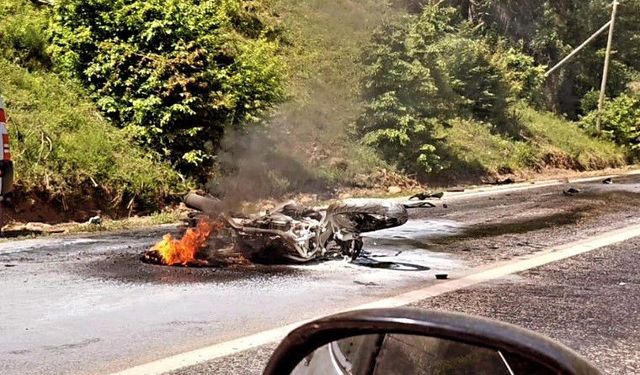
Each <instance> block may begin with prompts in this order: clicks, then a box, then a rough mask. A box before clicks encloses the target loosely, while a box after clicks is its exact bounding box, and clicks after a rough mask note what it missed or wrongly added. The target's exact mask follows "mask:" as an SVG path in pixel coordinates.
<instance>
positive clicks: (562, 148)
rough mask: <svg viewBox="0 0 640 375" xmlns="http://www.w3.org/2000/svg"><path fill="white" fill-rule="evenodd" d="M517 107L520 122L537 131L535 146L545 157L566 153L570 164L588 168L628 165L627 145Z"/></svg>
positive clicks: (534, 140) (534, 131)
mask: <svg viewBox="0 0 640 375" xmlns="http://www.w3.org/2000/svg"><path fill="white" fill-rule="evenodd" d="M515 110H516V113H517V116H518V118H519V120H520V122H521V123H522V124H523V125H524V126H525V127H526V128H527V129H528V130H529V131H530V132H531V133H532V134H533V136H534V139H533V140H532V142H531V143H532V146H536V147H535V148H536V150H537V151H538V154H539V155H542V158H543V159H544V158H545V157H548V156H550V155H563V156H565V157H566V158H567V159H568V160H570V161H571V164H570V165H566V167H573V169H578V170H584V171H589V170H596V169H604V168H615V167H620V166H623V165H624V164H625V159H626V150H625V149H624V148H622V147H620V146H617V145H616V144H615V143H614V142H611V141H609V140H605V139H600V138H594V137H591V136H589V135H588V134H587V133H586V132H585V131H584V130H582V129H581V128H580V127H579V126H578V124H576V123H574V122H571V121H567V120H565V119H563V118H561V117H559V116H556V115H554V114H552V113H549V112H540V111H535V110H533V109H531V108H529V107H526V106H523V105H519V106H517V107H516V109H515ZM560 166H565V165H560Z"/></svg>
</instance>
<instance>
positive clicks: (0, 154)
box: [0, 97, 13, 200]
mask: <svg viewBox="0 0 640 375" xmlns="http://www.w3.org/2000/svg"><path fill="white" fill-rule="evenodd" d="M0 138H1V139H0V200H5V199H7V198H8V195H9V194H10V193H11V191H12V190H13V162H12V161H11V149H10V148H9V131H8V130H7V115H6V113H5V111H4V100H3V99H2V97H0Z"/></svg>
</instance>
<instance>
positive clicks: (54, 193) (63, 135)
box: [0, 0, 186, 211]
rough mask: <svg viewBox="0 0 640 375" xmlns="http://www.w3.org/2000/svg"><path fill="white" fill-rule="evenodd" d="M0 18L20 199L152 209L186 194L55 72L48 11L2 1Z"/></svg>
mask: <svg viewBox="0 0 640 375" xmlns="http://www.w3.org/2000/svg"><path fill="white" fill-rule="evenodd" d="M0 12H1V13H2V17H3V19H2V23H3V28H2V31H0V43H1V44H2V46H3V48H2V50H3V51H4V55H3V56H2V57H0V77H2V78H1V79H0V95H2V96H3V97H4V98H5V101H6V105H7V107H8V109H7V112H8V114H9V129H10V132H11V137H12V151H13V152H12V154H13V158H14V162H15V165H16V169H15V173H16V179H17V183H18V195H19V196H17V197H16V200H19V201H22V200H26V199H27V198H28V197H29V195H31V194H35V195H37V196H38V198H40V199H41V200H42V201H44V202H48V201H53V202H58V205H59V209H60V210H72V209H77V208H79V207H80V208H82V207H83V206H85V207H91V208H94V209H99V208H103V209H106V210H109V211H118V209H123V210H124V209H126V208H127V206H128V209H129V210H134V211H146V210H154V209H157V208H158V207H162V206H163V205H164V204H165V203H166V199H167V198H168V197H169V196H170V195H171V194H172V193H175V192H177V191H180V190H183V191H184V190H185V188H186V185H185V184H184V183H183V181H182V180H181V179H180V176H179V175H178V174H177V173H176V172H175V171H174V170H173V169H172V168H171V167H170V165H168V164H167V163H164V162H162V161H161V159H160V157H159V155H157V154H156V153H154V152H150V151H147V150H145V149H143V148H142V147H138V146H136V145H135V144H133V142H132V139H131V137H130V136H129V135H128V134H126V133H125V132H124V131H121V130H118V129H116V128H115V127H113V126H112V125H111V124H110V123H109V122H108V121H106V120H105V119H103V118H102V116H101V115H100V113H99V111H98V110H97V109H96V107H95V105H94V104H93V103H92V101H91V100H90V99H89V97H88V96H87V94H86V93H85V91H84V90H83V89H82V88H81V87H80V86H79V85H77V84H75V83H74V82H71V81H69V80H65V79H64V78H61V77H59V76H58V75H57V74H55V73H53V72H51V71H50V66H51V60H50V59H49V54H48V52H47V47H48V41H47V37H46V35H47V34H46V28H47V25H48V21H49V18H48V15H49V14H48V12H49V11H48V10H46V9H44V10H42V9H38V8H35V7H34V6H32V5H31V4H30V3H29V2H26V1H17V0H11V1H7V0H2V3H1V5H0ZM40 208H43V207H40ZM31 209H35V210H37V209H38V207H33V208H31Z"/></svg>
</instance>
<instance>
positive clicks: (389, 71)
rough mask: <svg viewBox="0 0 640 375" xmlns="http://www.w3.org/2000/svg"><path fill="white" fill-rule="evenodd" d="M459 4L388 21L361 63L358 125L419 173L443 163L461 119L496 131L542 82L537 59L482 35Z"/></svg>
mask: <svg viewBox="0 0 640 375" xmlns="http://www.w3.org/2000/svg"><path fill="white" fill-rule="evenodd" d="M461 21H462V19H461V18H460V16H459V13H458V12H456V10H455V9H454V8H450V7H441V6H426V7H425V8H424V9H423V11H422V13H421V14H420V16H419V17H418V18H415V19H414V20H413V21H410V19H406V20H404V21H402V22H399V23H397V24H390V25H385V26H384V27H382V28H381V29H380V30H378V31H377V32H376V33H375V35H374V36H373V39H372V42H371V44H370V45H369V46H368V47H367V48H366V50H365V52H364V54H363V57H362V63H363V65H364V66H365V67H366V74H365V78H364V79H363V82H362V97H363V99H364V101H365V106H364V111H363V113H362V115H361V116H360V118H359V119H358V120H357V121H356V127H357V129H358V131H359V132H360V134H361V135H362V136H363V140H364V142H365V143H367V144H369V145H371V146H374V147H375V148H377V149H378V150H380V151H381V152H382V154H383V156H384V157H385V158H386V159H387V160H389V161H392V162H394V163H396V164H397V165H399V166H400V167H401V168H407V169H410V170H411V171H413V172H417V173H420V174H424V173H431V172H437V171H439V170H442V169H443V168H446V162H445V160H444V159H443V157H444V156H446V150H444V149H443V142H442V137H443V135H442V134H443V133H444V131H443V130H444V129H445V128H446V127H447V126H448V123H449V122H450V121H452V120H454V119H456V118H468V119H475V120H477V121H481V122H484V123H486V124H489V126H491V127H492V129H493V130H495V131H501V132H505V133H509V135H512V136H516V137H517V136H519V135H518V134H517V131H513V130H514V129H511V128H510V124H509V123H510V121H509V114H508V113H507V112H508V111H507V108H508V104H509V102H511V101H515V100H519V99H531V98H533V95H531V94H530V92H529V91H532V90H535V89H537V87H539V85H540V84H541V82H542V69H541V68H540V67H538V66H536V65H535V64H534V63H533V59H532V58H530V57H528V56H526V55H524V54H522V53H520V52H518V51H517V50H516V49H515V48H512V47H506V43H504V42H501V43H497V44H496V45H490V44H489V41H487V40H485V39H483V38H480V37H477V36H476V35H475V34H474V31H473V30H472V29H470V28H469V27H468V25H467V23H466V22H461Z"/></svg>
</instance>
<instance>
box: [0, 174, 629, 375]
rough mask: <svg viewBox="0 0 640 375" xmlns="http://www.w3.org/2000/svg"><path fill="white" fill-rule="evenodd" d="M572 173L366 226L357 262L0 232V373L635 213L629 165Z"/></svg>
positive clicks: (423, 273) (127, 353)
mask: <svg viewBox="0 0 640 375" xmlns="http://www.w3.org/2000/svg"><path fill="white" fill-rule="evenodd" d="M575 186H576V187H577V188H579V189H580V190H582V193H581V194H578V195H577V196H575V197H568V196H565V195H563V194H562V190H563V189H564V188H566V186H552V187H542V188H538V189H534V190H529V191H522V192H515V193H502V194H500V195H493V196H491V197H485V196H474V197H472V198H468V199H465V198H458V199H455V200H451V201H447V200H445V201H443V202H442V203H447V206H448V208H444V207H443V206H442V204H440V205H439V207H438V208H437V209H432V210H416V211H414V212H412V220H411V221H410V222H409V223H408V224H407V225H406V226H404V227H401V228H397V229H395V230H391V231H386V232H379V233H376V234H374V235H372V236H371V237H370V238H368V239H367V241H366V249H367V250H368V251H369V252H370V254H369V256H370V259H372V260H373V261H360V262H358V263H356V264H349V263H345V262H343V261H331V262H324V263H318V264H314V265H310V266H295V267H293V266H289V267H287V266H277V267H267V266H254V267H241V268H236V269H230V270H213V269H184V268H167V267H161V266H151V265H147V264H143V263H141V262H140V261H139V260H138V256H139V254H140V253H141V252H142V251H144V250H145V249H147V248H148V247H149V246H151V245H152V244H153V243H154V242H155V241H157V240H158V239H159V238H160V237H161V234H162V233H161V232H158V231H143V232H137V233H129V234H121V235H107V236H78V237H72V238H71V237H70V238H64V239H41V240H29V241H12V242H2V243H0V283H1V285H2V288H1V289H0V301H2V302H1V304H0V373H2V374H24V373H30V374H96V373H108V372H112V371H117V370H122V369H126V368H129V367H132V366H135V365H138V364H142V363H146V362H149V361H152V360H156V359H159V358H164V357H167V356H170V355H174V354H178V353H182V352H185V351H189V350H193V349H197V348H200V347H203V346H206V345H211V344H214V343H218V342H222V341H226V340H229V339H233V338H236V337H240V336H245V335H247V334H251V333H255V332H259V331H262V330H265V329H270V328H274V327H278V326H282V325H285V324H287V323H291V322H295V321H299V320H301V319H306V318H312V317H316V316H319V315H322V314H327V313H332V312H335V311H338V310H342V309H347V308H350V307H353V306H357V305H360V304H363V303H366V302H370V301H374V300H377V299H379V298H383V297H386V296H390V295H395V294H398V293H401V292H403V291H408V290H412V289H415V288H417V287H424V286H426V285H429V284H431V283H435V282H436V281H435V279H434V274H435V273H441V272H446V273H450V274H452V275H455V274H456V273H459V272H464V271H465V270H468V269H469V268H471V267H475V266H478V265H484V264H491V263H492V262H496V261H500V260H505V259H511V258H513V257H516V256H520V255H525V254H534V253H536V252H539V251H541V250H543V249H545V248H548V247H549V246H552V245H557V244H560V243H565V242H570V241H572V240H575V239H579V238H584V237H586V236H591V235H593V234H597V233H600V232H602V231H605V230H610V229H615V228H622V227H624V226H627V225H630V224H634V223H638V222H640V220H638V219H639V218H640V204H639V203H640V177H628V178H621V179H617V180H616V184H614V185H602V184H600V183H598V182H594V183H588V184H579V185H575ZM631 260H632V259H630V261H631ZM372 262H373V264H372ZM636 301H637V300H636ZM636 303H637V302H636ZM636 306H637V305H636ZM547 307H548V304H547ZM505 320H507V319H505ZM596 338H597V337H596ZM269 349H270V348H261V350H262V355H261V356H260V355H253V356H252V358H253V360H254V365H253V367H252V366H251V365H250V364H249V362H250V361H247V359H246V358H244V356H243V355H238V356H235V357H233V358H225V359H224V360H221V361H216V362H215V363H216V366H215V369H216V371H215V372H214V373H248V372H251V371H249V370H250V368H253V371H259V370H257V369H258V368H259V366H258V365H257V363H258V362H255V360H256V359H257V358H264V357H265V356H266V355H267V354H268V352H269ZM636 362H637V361H636ZM207 365H208V364H205V365H204V366H207ZM202 368H205V367H201V368H200V369H202ZM208 368H209V369H211V367H208ZM186 371H196V372H199V371H198V370H197V369H190V370H189V369H188V370H186Z"/></svg>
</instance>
